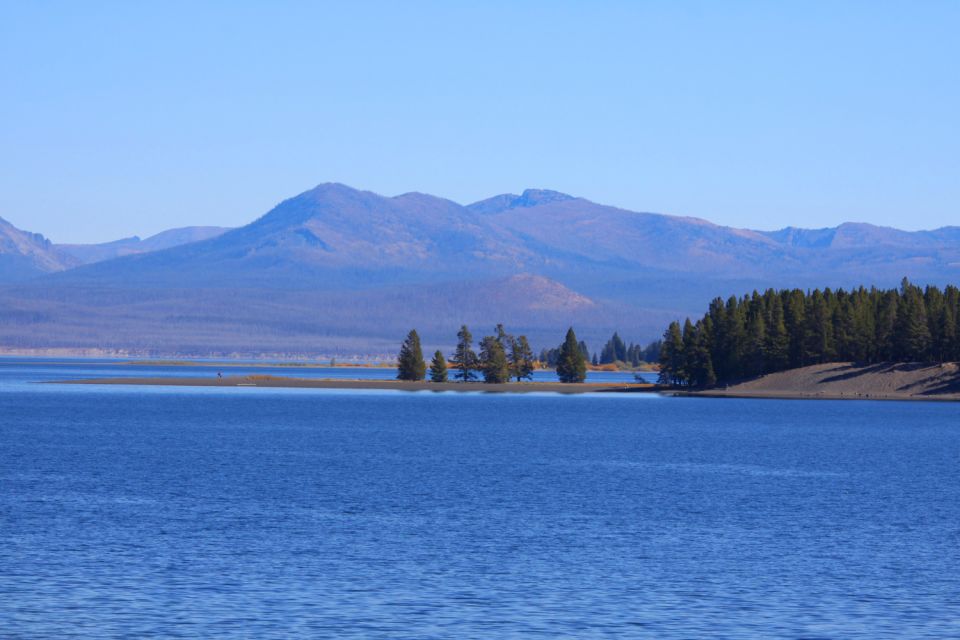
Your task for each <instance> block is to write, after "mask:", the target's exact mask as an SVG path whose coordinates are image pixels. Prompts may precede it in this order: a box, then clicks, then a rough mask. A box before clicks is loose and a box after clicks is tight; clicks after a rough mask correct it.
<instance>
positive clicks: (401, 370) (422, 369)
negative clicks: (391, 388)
mask: <svg viewBox="0 0 960 640" xmlns="http://www.w3.org/2000/svg"><path fill="white" fill-rule="evenodd" d="M426 374H427V364H426V363H425V362H424V361H423V351H422V350H421V348H420V336H419V335H417V330H416V329H413V330H412V331H410V333H408V334H407V339H406V340H404V341H403V344H402V345H401V346H400V355H399V356H398V357H397V380H411V381H417V380H423V379H424V377H425V376H426Z"/></svg>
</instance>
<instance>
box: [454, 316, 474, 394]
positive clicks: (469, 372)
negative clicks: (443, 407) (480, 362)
mask: <svg viewBox="0 0 960 640" xmlns="http://www.w3.org/2000/svg"><path fill="white" fill-rule="evenodd" d="M451 362H452V363H453V366H454V367H455V368H456V369H457V373H456V374H454V378H456V379H457V380H460V381H461V382H469V381H470V380H475V379H476V377H477V374H476V373H475V372H474V369H476V368H477V354H476V352H474V350H473V335H472V334H471V333H470V330H469V329H467V325H463V326H461V327H460V331H459V332H457V349H456V351H454V353H453V358H452V359H451Z"/></svg>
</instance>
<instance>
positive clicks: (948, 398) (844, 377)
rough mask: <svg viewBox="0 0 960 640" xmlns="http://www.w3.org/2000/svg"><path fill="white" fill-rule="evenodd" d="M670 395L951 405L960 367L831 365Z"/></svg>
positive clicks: (959, 390) (957, 397) (959, 386)
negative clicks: (925, 402) (914, 401)
mask: <svg viewBox="0 0 960 640" xmlns="http://www.w3.org/2000/svg"><path fill="white" fill-rule="evenodd" d="M670 393H671V394H672V395H677V396H690V397H708V398H757V399H765V398H767V399H774V398H777V399H785V400H922V401H927V402H956V401H960V368H958V366H957V364H956V363H944V364H911V363H880V364H872V365H860V364H855V363H851V362H833V363H828V364H816V365H810V366H808V367H802V368H799V369H791V370H789V371H781V372H778V373H771V374H768V375H765V376H761V377H759V378H754V379H753V380H747V381H744V382H741V383H740V384H735V385H731V386H729V387H726V388H722V389H708V390H704V391H683V390H680V391H676V390H675V391H672V392H670Z"/></svg>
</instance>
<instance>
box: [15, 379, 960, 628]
mask: <svg viewBox="0 0 960 640" xmlns="http://www.w3.org/2000/svg"><path fill="white" fill-rule="evenodd" d="M96 368H97V367H91V366H88V365H86V364H81V363H74V364H71V365H69V366H65V365H52V364H50V363H32V364H30V365H12V364H9V363H6V364H3V365H0V636H2V637H70V636H77V637H97V638H100V637H117V636H124V637H144V636H167V637H178V636H180V637H183V636H218V637H229V636H236V637H289V636H310V637H322V636H337V637H391V638H394V637H411V638H413V637H416V638H422V637H445V638H462V637H474V638H479V637H528V636H537V635H541V636H566V637H604V636H610V637H615V636H630V637H637V636H639V637H682V638H689V637H701V636H716V637H787V638H821V637H822V638H834V637H838V638H850V637H863V638H878V637H891V638H894V637H930V638H943V637H958V636H960V419H958V418H960V405H955V404H936V403H929V404H928V403H901V402H886V403H880V402H829V401H818V402H804V401H749V400H707V399H674V398H659V397H652V396H646V395H637V396H609V395H585V396H571V397H566V396H558V395H550V394H543V395H523V396H519V395H518V396H508V395H484V394H463V395H454V394H447V393H442V394H433V393H401V392H355V391H351V392H345V391H329V390H304V389H292V390H278V389H250V388H246V389H245V388H229V389H217V388H209V389H183V388H169V389H168V388H147V389H139V388H136V387H96V386H91V387H70V386H52V385H51V386H48V385H37V384H34V383H33V381H36V380H40V379H52V378H65V377H84V376H87V375H89V374H90V372H89V370H90V369H96ZM106 368H107V369H111V368H113V367H111V366H110V365H107V366H106ZM51 371H53V373H54V374H55V375H51ZM298 374H299V372H298ZM106 375H115V373H114V372H113V371H108V372H106ZM136 375H145V374H143V373H142V372H139V373H137V374H136ZM187 375H194V374H193V373H191V372H190V371H187Z"/></svg>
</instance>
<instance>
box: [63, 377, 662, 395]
mask: <svg viewBox="0 0 960 640" xmlns="http://www.w3.org/2000/svg"><path fill="white" fill-rule="evenodd" d="M51 384H107V385H141V386H144V385H145V386H167V387H273V388H298V389H381V390H391V391H473V392H477V391H482V392H487V393H544V392H546V393H567V394H569V393H617V392H619V393H623V392H644V391H645V392H653V391H657V387H656V386H655V385H652V384H641V383H636V384H610V383H589V382H588V383H583V384H562V383H560V382H510V383H507V384H486V383H483V382H439V383H437V382H402V381H399V380H333V379H324V380H321V379H312V378H288V377H284V376H265V375H255V376H224V377H223V378H217V377H216V376H208V377H202V378H200V377H165V378H87V379H83V380H57V381H54V382H52V383H51Z"/></svg>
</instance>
